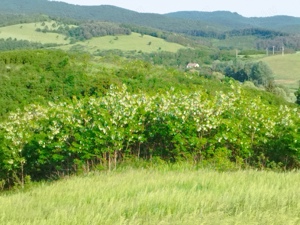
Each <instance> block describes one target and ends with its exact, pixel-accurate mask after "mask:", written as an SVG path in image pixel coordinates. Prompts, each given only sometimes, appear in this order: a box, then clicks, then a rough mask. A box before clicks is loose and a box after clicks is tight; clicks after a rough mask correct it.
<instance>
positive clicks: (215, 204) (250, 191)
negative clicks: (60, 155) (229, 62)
mask: <svg viewBox="0 0 300 225" xmlns="http://www.w3.org/2000/svg"><path fill="white" fill-rule="evenodd" d="M299 185H300V174H299V173H297V172H289V173H275V172H266V171H264V172H259V171H250V170H248V171H236V172H216V171H212V170H205V169H199V170H196V169H191V168H186V167H177V168H170V167H169V168H167V167H160V168H159V169H130V168H127V169H122V170H117V171H113V172H103V173H94V174H90V175H86V176H81V177H72V178H66V179H63V180H60V181H58V182H55V183H51V184H39V185H38V186H36V187H34V188H32V189H29V190H27V191H20V192H14V193H7V194H2V195H0V202H1V204H0V224H7V225H14V224H16V225H17V224H18V225H20V224H24V225H25V224H28V225H29V224H30V225H35V224H38V225H40V224H51V225H52V224H64V225H66V224H72V225H75V224H91V225H92V224H149V225H150V224H151V225H152V224H172V225H176V224H178V225H179V224H180V225H181V224H191V225H194V224H207V225H209V224H211V225H213V224H215V225H217V224H218V225H219V224H268V225H271V224H278V225H282V224H285V225H288V224H290V225H291V224H300V201H299V199H300V192H299Z"/></svg>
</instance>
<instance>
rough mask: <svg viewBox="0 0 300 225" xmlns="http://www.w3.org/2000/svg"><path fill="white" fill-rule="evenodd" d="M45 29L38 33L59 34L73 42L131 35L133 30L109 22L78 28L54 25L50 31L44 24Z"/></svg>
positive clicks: (94, 23) (85, 24)
mask: <svg viewBox="0 0 300 225" xmlns="http://www.w3.org/2000/svg"><path fill="white" fill-rule="evenodd" d="M44 27H45V28H43V29H41V28H37V29H36V31H38V32H44V33H47V32H54V33H59V34H64V35H66V36H67V37H69V38H71V39H72V40H73V41H84V40H88V39H91V38H93V37H101V36H107V35H130V34H131V30H130V29H128V28H124V27H121V26H120V25H118V24H116V23H109V22H98V21H89V22H84V23H80V24H79V25H78V26H68V25H59V26H58V27H57V25H55V24H54V25H53V27H52V28H50V29H49V27H48V26H47V25H45V24H44Z"/></svg>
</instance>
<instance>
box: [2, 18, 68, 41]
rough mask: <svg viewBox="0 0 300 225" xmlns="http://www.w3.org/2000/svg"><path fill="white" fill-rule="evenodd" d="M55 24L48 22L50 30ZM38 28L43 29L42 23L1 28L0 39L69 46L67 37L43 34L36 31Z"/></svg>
mask: <svg viewBox="0 0 300 225" xmlns="http://www.w3.org/2000/svg"><path fill="white" fill-rule="evenodd" d="M52 23H53V22H46V23H45V26H46V25H47V26H48V27H49V29H50V28H51V25H52ZM37 28H41V29H43V28H44V26H42V25H41V23H40V22H39V23H27V24H17V25H12V26H7V27H0V38H3V39H7V38H12V39H14V38H16V39H17V40H27V41H32V42H40V43H42V44H46V43H56V44H68V43H69V41H68V40H64V38H65V36H64V35H60V34H56V33H42V32H37V31H35V30H36V29H37Z"/></svg>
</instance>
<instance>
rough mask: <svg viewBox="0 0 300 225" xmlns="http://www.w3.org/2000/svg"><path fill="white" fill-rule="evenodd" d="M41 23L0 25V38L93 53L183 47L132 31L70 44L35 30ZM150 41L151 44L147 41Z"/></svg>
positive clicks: (60, 37) (60, 38) (54, 34)
mask: <svg viewBox="0 0 300 225" xmlns="http://www.w3.org/2000/svg"><path fill="white" fill-rule="evenodd" d="M52 23H53V22H46V24H45V25H47V26H48V27H49V29H51V27H52ZM44 27H45V26H42V25H41V23H28V24H17V25H13V26H7V27H0V38H4V39H7V38H13V39H14V38H16V39H17V40H28V41H33V42H41V43H43V44H45V43H56V44H62V45H63V46H61V47H59V48H62V49H63V50H69V49H70V48H71V47H73V46H76V45H77V46H78V45H80V46H79V47H80V49H81V50H84V51H88V52H90V53H94V52H95V51H96V50H98V49H99V50H110V49H119V50H121V51H142V52H155V51H168V52H177V50H178V49H180V48H184V46H182V45H179V44H175V43H170V42H166V41H165V40H163V39H160V38H155V37H151V36H148V35H144V36H143V37H141V35H140V34H137V33H132V34H131V35H121V36H118V37H117V38H116V36H105V37H98V38H93V39H91V40H88V41H84V42H77V43H76V44H73V45H70V44H69V40H65V36H64V35H60V34H56V33H42V32H36V31H35V30H36V29H37V28H41V29H43V28H44ZM150 42H151V45H149V43H150Z"/></svg>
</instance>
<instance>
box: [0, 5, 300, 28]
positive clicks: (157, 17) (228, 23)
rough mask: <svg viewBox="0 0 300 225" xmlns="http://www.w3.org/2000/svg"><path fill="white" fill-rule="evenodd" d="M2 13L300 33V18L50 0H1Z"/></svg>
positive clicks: (149, 24)
mask: <svg viewBox="0 0 300 225" xmlns="http://www.w3.org/2000/svg"><path fill="white" fill-rule="evenodd" d="M0 13H14V14H46V15H49V16H56V17H63V18H73V19H77V20H102V21H110V22H118V23H128V24H136V25H141V26H149V27H153V28H158V29H162V30H167V31H172V32H181V33H186V31H187V30H201V31H203V32H219V33H222V32H225V31H230V30H233V29H248V28H264V29H271V30H276V31H282V32H290V33H295V32H296V33H300V18H297V17H291V16H273V17H261V18H256V17H251V18H247V17H243V16H241V15H239V14H237V13H231V12H227V11H215V12H197V11H181V12H174V13H168V14H163V15H161V14H155V13H138V12H135V11H132V10H128V9H124V8H120V7H115V6H110V5H100V6H79V5H72V4H68V3H64V2H57V1H48V0H1V1H0Z"/></svg>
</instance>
